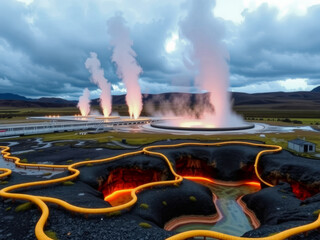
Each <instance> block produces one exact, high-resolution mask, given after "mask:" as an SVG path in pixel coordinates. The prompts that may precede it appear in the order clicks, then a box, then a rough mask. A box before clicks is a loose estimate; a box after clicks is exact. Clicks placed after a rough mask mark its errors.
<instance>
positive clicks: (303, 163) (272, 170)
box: [259, 151, 320, 200]
mask: <svg viewBox="0 0 320 240" xmlns="http://www.w3.org/2000/svg"><path fill="white" fill-rule="evenodd" d="M259 167H260V169H263V172H262V178H263V179H266V180H267V181H268V182H270V183H272V184H274V185H276V184H277V183H278V182H280V181H284V182H288V183H290V185H291V187H292V188H293V192H294V193H295V194H296V196H297V197H299V198H300V199H302V200H304V199H306V198H308V197H311V196H313V195H315V194H317V193H319V192H320V175H319V171H320V160H316V159H309V158H303V157H298V156H295V155H293V154H292V153H290V152H287V151H282V152H280V153H277V154H272V155H265V156H263V157H262V158H261V161H260V165H259Z"/></svg>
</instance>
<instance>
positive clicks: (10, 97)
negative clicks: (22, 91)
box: [0, 93, 30, 101]
mask: <svg viewBox="0 0 320 240" xmlns="http://www.w3.org/2000/svg"><path fill="white" fill-rule="evenodd" d="M0 100H24V101H27V100H30V99H28V98H26V97H24V96H20V95H18V94H13V93H0Z"/></svg>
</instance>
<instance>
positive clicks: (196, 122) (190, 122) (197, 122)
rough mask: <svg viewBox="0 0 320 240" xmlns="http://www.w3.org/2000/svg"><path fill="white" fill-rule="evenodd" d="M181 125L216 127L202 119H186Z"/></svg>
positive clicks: (184, 126) (185, 126) (186, 126)
mask: <svg viewBox="0 0 320 240" xmlns="http://www.w3.org/2000/svg"><path fill="white" fill-rule="evenodd" d="M180 127H183V128H191V127H192V128H199V127H200V128H214V127H215V125H214V124H207V123H205V122H202V121H185V122H181V123H180Z"/></svg>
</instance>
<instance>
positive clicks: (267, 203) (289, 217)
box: [243, 183, 320, 239]
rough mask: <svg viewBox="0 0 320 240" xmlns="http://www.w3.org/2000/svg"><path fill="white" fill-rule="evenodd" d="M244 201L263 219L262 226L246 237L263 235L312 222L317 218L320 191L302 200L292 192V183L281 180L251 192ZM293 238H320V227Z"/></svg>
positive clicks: (319, 207) (261, 220) (246, 234)
mask: <svg viewBox="0 0 320 240" xmlns="http://www.w3.org/2000/svg"><path fill="white" fill-rule="evenodd" d="M243 201H244V202H246V204H247V206H248V207H249V208H250V209H252V210H253V211H254V212H255V214H256V216H257V217H258V219H259V220H260V222H261V227H259V228H258V229H255V230H252V231H249V232H247V233H245V234H244V235H243V236H245V237H262V236H268V235H270V234H272V233H277V232H280V231H284V230H286V229H289V228H292V227H296V226H301V225H304V224H308V223H310V222H313V221H315V220H316V219H317V217H318V214H317V210H319V209H320V193H319V194H317V195H315V196H314V197H311V198H309V199H308V200H305V201H301V200H299V199H298V198H296V197H295V195H294V194H293V193H292V189H291V187H290V185H289V184H288V183H280V184H279V185H277V186H275V187H272V188H265V189H262V190H261V191H259V192H256V193H253V194H248V195H246V196H244V197H243ZM290 239H320V234H319V232H318V231H312V232H310V233H309V234H308V237H307V236H304V235H302V236H294V237H292V238H290Z"/></svg>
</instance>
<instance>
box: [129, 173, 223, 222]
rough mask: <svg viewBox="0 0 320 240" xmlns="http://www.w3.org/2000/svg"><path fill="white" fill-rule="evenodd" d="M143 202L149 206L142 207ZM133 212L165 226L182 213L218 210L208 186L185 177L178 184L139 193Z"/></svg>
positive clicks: (207, 213) (211, 212)
mask: <svg viewBox="0 0 320 240" xmlns="http://www.w3.org/2000/svg"><path fill="white" fill-rule="evenodd" d="M190 197H191V199H190ZM141 204H147V206H148V208H147V209H145V208H142V207H140V205H141ZM132 213H133V214H135V215H138V216H139V217H141V218H143V219H146V220H148V221H151V222H154V223H155V224H157V225H158V226H159V227H163V226H164V225H165V223H166V222H168V221H169V220H171V219H173V218H176V217H179V216H182V215H213V214H216V213H217V210H216V208H215V205H214V203H213V201H212V193H211V191H210V190H209V189H208V188H206V187H204V186H202V185H199V184H197V183H194V182H192V181H189V180H186V179H184V180H183V182H182V183H181V184H179V185H176V186H166V187H157V188H153V189H150V190H148V191H143V192H141V193H139V197H138V202H137V204H136V205H135V206H134V208H133V209H132Z"/></svg>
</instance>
